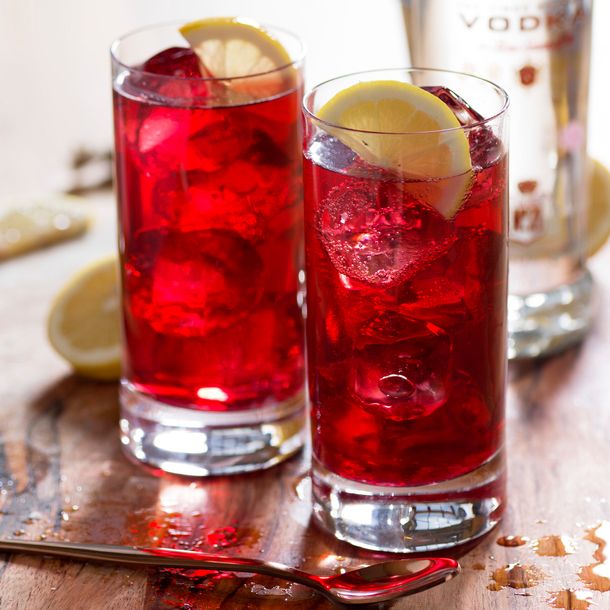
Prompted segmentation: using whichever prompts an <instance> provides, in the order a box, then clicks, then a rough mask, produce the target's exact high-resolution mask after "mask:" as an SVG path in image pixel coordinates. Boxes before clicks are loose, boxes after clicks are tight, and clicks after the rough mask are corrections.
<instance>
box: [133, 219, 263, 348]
mask: <svg viewBox="0 0 610 610" xmlns="http://www.w3.org/2000/svg"><path fill="white" fill-rule="evenodd" d="M262 271H263V264H262V261H261V259H260V257H259V255H258V252H257V251H256V248H254V246H252V245H251V244H250V243H249V242H248V241H247V240H245V239H244V238H243V237H241V236H240V235H239V234H238V233H236V232H234V231H229V230H224V229H204V230H197V231H175V230H160V231H146V232H143V233H141V234H140V235H138V237H137V238H136V239H135V242H134V243H133V244H130V246H129V249H128V253H127V264H126V272H127V278H126V279H127V284H126V285H127V292H128V294H130V295H131V300H132V309H133V311H134V312H136V315H137V316H138V317H141V318H145V319H146V320H147V321H148V323H149V324H150V325H151V326H152V327H153V328H154V329H155V330H156V331H157V332H160V333H164V334H168V335H175V336H184V337H196V336H205V335H207V334H209V333H211V332H213V331H217V330H219V329H224V328H228V327H230V326H231V325H233V324H234V323H236V322H237V321H238V320H240V319H242V318H243V317H244V316H246V315H247V314H248V313H249V312H250V311H251V310H252V309H253V308H255V307H256V305H257V303H258V301H259V300H260V296H261V284H262V282H261V274H262Z"/></svg>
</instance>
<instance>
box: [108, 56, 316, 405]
mask: <svg viewBox="0 0 610 610" xmlns="http://www.w3.org/2000/svg"><path fill="white" fill-rule="evenodd" d="M143 68H144V69H145V70H146V71H147V72H149V73H154V74H145V75H143V74H142V73H141V72H140V73H138V72H131V73H129V74H128V75H126V77H124V78H123V79H122V80H121V79H118V80H117V84H115V91H114V112H115V131H116V133H115V138H116V157H117V158H116V167H117V185H118V196H119V210H120V212H119V221H120V228H121V235H122V240H121V259H122V286H123V314H124V335H125V367H126V368H125V376H126V378H127V380H128V381H129V382H131V383H132V384H133V385H134V386H135V388H136V389H137V390H139V391H142V392H146V393H147V394H149V395H152V396H153V397H155V398H157V399H159V400H161V401H163V402H166V403H170V404H176V405H186V406H195V407H199V408H202V409H211V410H228V409H231V408H251V407H257V406H261V405H263V404H265V403H267V402H269V401H271V402H278V401H283V400H286V399H288V398H290V397H292V396H294V395H295V394H296V393H298V392H299V391H300V390H301V388H302V385H303V379H304V374H303V366H304V363H303V328H302V318H301V311H300V307H299V304H298V303H297V293H298V290H299V285H298V273H299V270H300V269H301V267H302V251H301V250H302V237H301V233H302V207H301V202H302V195H301V183H302V161H301V156H300V106H299V104H300V98H301V92H300V91H298V90H292V91H290V92H287V93H285V94H283V95H278V96H277V97H275V98H272V99H267V100H261V101H254V102H250V103H242V104H239V105H224V106H218V105H217V104H216V105H214V104H213V103H212V102H211V101H208V102H206V95H207V93H208V91H209V90H210V87H211V85H210V84H209V81H205V80H203V79H197V78H193V76H195V71H196V70H197V69H198V68H197V61H196V58H195V56H194V55H193V53H192V52H191V51H190V50H185V49H167V50H166V51H163V52H161V53H159V54H158V55H156V56H155V57H153V58H151V59H150V60H148V62H146V64H145V65H144V66H143ZM155 75H159V76H155Z"/></svg>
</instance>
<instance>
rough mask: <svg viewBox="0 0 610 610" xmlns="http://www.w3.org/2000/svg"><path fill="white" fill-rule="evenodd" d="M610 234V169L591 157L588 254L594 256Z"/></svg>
mask: <svg viewBox="0 0 610 610" xmlns="http://www.w3.org/2000/svg"><path fill="white" fill-rule="evenodd" d="M609 235H610V171H608V169H607V168H606V167H605V166H604V165H602V164H601V163H600V162H599V161H596V160H595V159H589V207H588V213H587V242H586V243H587V256H593V255H594V254H595V253H596V252H597V251H598V250H600V249H601V247H602V246H603V245H604V244H605V243H606V241H607V240H608V236H609Z"/></svg>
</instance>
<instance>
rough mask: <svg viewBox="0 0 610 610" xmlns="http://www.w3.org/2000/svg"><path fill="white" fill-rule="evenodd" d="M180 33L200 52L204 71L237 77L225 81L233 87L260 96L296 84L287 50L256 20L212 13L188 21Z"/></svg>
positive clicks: (219, 77)
mask: <svg viewBox="0 0 610 610" xmlns="http://www.w3.org/2000/svg"><path fill="white" fill-rule="evenodd" d="M180 33H181V34H182V36H184V38H186V40H187V41H188V43H189V44H190V45H191V48H192V49H193V51H195V53H197V56H198V57H199V61H200V62H201V64H202V71H203V73H204V74H206V75H210V76H212V77H214V78H218V79H236V80H230V81H229V82H227V83H225V86H227V87H228V88H229V89H230V90H231V91H235V92H240V93H248V94H250V95H252V96H254V97H257V98H259V97H264V96H268V95H274V94H277V93H280V92H281V91H284V90H287V88H290V87H293V86H294V85H295V84H296V70H295V69H294V68H293V67H291V63H292V59H291V57H290V55H289V53H288V51H286V49H285V48H284V47H283V46H282V45H281V44H280V42H279V41H278V40H277V39H276V38H274V37H273V36H272V35H271V34H270V33H269V32H268V31H267V30H265V28H264V27H262V26H261V25H259V24H257V23H255V22H253V21H248V20H246V19H241V18H238V17H212V18H210V19H200V20H198V21H193V22H191V23H187V24H186V25H184V26H182V27H181V28H180ZM278 68H283V69H282V70H278ZM254 75H257V76H254ZM242 77H252V78H242Z"/></svg>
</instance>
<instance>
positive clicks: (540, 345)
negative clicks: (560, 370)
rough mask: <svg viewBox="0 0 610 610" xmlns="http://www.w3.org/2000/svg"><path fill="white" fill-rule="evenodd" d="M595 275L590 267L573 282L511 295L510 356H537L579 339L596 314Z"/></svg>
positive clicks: (515, 357) (509, 316)
mask: <svg viewBox="0 0 610 610" xmlns="http://www.w3.org/2000/svg"><path fill="white" fill-rule="evenodd" d="M592 292H593V278H592V277H591V274H590V273H589V271H588V270H585V272H584V273H583V274H582V276H581V277H580V278H579V279H578V280H577V281H576V282H573V283H571V284H563V285H561V286H559V287H557V288H554V289H553V290H549V291H546V292H534V293H531V294H528V295H524V296H523V295H522V296H519V295H513V294H511V295H509V297H508V357H509V358H510V359H518V358H536V357H538V356H546V355H549V354H552V353H554V352H558V351H561V350H563V349H565V348H567V347H569V346H570V345H573V344H574V343H577V342H578V341H580V340H581V339H582V338H583V337H584V335H585V334H586V332H587V329H588V328H589V325H590V324H591V320H592V316H593V307H592Z"/></svg>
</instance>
